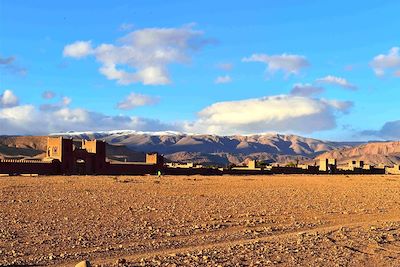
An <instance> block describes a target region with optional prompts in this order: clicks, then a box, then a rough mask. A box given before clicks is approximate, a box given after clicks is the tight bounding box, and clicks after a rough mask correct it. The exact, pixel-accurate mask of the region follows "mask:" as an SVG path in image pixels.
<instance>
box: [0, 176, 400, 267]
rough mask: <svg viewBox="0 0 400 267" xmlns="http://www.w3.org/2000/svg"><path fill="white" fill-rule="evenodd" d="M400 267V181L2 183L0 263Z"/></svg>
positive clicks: (84, 179) (56, 179)
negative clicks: (83, 262) (88, 262)
mask: <svg viewBox="0 0 400 267" xmlns="http://www.w3.org/2000/svg"><path fill="white" fill-rule="evenodd" d="M84 259H88V260H90V262H91V263H92V265H99V266H158V265H161V266H182V265H184V266H199V265H200V266H266V265H271V266H272V265H281V266H400V176H306V175H304V176H303V175H297V176H293V175H292V176H289V175H285V176H281V175H274V176H221V177H214V176H210V177H204V176H176V177H173V176H166V177H162V178H161V179H158V178H156V177H152V176H147V177H138V176H135V177H133V176H129V177H128V176H122V177H114V176H109V177H106V176H97V177H96V176H81V177H77V176H64V177H63V176H52V177H0V265H2V266H11V265H12V266H15V265H32V266H37V265H63V266H74V265H75V264H76V263H77V262H79V261H81V260H84Z"/></svg>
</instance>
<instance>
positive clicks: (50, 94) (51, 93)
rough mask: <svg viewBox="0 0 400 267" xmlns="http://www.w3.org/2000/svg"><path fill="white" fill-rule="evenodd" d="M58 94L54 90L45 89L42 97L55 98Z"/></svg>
mask: <svg viewBox="0 0 400 267" xmlns="http://www.w3.org/2000/svg"><path fill="white" fill-rule="evenodd" d="M55 96H56V93H54V92H53V91H44V92H43V93H42V97H43V98H44V99H53V98H54V97H55Z"/></svg>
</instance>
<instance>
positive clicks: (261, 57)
mask: <svg viewBox="0 0 400 267" xmlns="http://www.w3.org/2000/svg"><path fill="white" fill-rule="evenodd" d="M242 61H243V62H261V63H265V64H266V65H267V69H266V71H267V73H269V74H274V73H275V72H277V71H282V72H284V73H285V75H286V76H289V75H295V74H299V73H300V71H301V70H302V69H304V68H306V67H308V66H310V63H309V62H308V60H307V59H306V57H304V56H301V55H291V54H281V55H267V54H253V55H251V56H250V57H245V58H243V59H242Z"/></svg>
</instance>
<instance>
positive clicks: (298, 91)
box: [290, 83, 325, 96]
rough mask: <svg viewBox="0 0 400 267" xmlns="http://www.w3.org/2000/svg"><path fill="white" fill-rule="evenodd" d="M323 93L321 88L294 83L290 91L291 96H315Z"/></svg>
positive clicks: (308, 84)
mask: <svg viewBox="0 0 400 267" xmlns="http://www.w3.org/2000/svg"><path fill="white" fill-rule="evenodd" d="M324 91H325V89H324V88H323V87H320V86H315V85H312V84H310V83H306V84H302V83H296V84H295V85H294V86H293V88H292V90H291V91H290V94H291V95H297V96H312V95H317V94H321V93H323V92H324Z"/></svg>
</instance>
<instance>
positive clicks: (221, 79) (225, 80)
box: [214, 75, 232, 84]
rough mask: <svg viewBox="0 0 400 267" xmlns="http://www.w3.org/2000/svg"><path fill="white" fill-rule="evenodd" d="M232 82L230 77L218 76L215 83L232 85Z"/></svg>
mask: <svg viewBox="0 0 400 267" xmlns="http://www.w3.org/2000/svg"><path fill="white" fill-rule="evenodd" d="M230 82H232V78H231V76H229V75H225V76H218V77H217V78H216V79H215V81H214V83H216V84H220V83H230Z"/></svg>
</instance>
